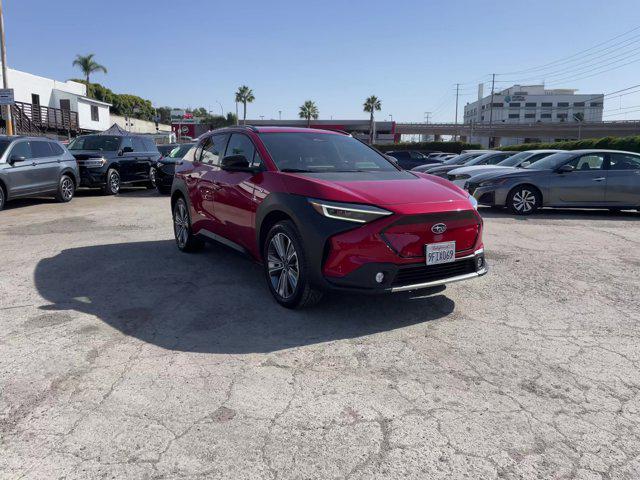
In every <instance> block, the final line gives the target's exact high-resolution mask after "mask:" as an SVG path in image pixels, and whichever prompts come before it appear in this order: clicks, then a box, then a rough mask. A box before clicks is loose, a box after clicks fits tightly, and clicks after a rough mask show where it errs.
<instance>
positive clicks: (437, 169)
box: [425, 165, 460, 175]
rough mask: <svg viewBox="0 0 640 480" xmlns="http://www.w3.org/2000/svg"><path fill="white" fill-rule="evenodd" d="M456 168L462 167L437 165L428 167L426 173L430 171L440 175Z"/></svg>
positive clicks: (432, 173)
mask: <svg viewBox="0 0 640 480" xmlns="http://www.w3.org/2000/svg"><path fill="white" fill-rule="evenodd" d="M456 168H460V165H439V166H437V167H433V168H430V169H428V170H427V171H426V172H425V173H430V174H431V175H438V174H441V173H447V172H450V171H451V170H453V169H456Z"/></svg>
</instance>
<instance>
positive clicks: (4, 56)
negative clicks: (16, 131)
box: [0, 0, 13, 135]
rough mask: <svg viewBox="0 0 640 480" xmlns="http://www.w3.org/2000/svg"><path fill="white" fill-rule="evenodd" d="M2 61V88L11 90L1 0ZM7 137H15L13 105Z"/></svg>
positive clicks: (0, 34)
mask: <svg viewBox="0 0 640 480" xmlns="http://www.w3.org/2000/svg"><path fill="white" fill-rule="evenodd" d="M0 56H1V57H2V58H0V61H1V62H2V86H3V88H9V80H8V79H7V47H6V42H5V40H4V15H3V13H2V0H0ZM6 108H7V110H6V111H7V135H13V120H12V119H11V105H7V106H6Z"/></svg>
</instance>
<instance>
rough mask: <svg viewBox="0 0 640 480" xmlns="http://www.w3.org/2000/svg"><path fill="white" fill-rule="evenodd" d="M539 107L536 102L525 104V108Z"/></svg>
mask: <svg viewBox="0 0 640 480" xmlns="http://www.w3.org/2000/svg"><path fill="white" fill-rule="evenodd" d="M537 105H538V104H537V103H536V102H527V103H525V104H524V106H525V107H536V106H537ZM543 105H544V104H543Z"/></svg>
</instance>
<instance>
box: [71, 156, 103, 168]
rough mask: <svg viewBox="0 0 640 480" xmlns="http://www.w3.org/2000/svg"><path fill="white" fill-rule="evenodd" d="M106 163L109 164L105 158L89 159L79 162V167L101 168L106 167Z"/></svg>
mask: <svg viewBox="0 0 640 480" xmlns="http://www.w3.org/2000/svg"><path fill="white" fill-rule="evenodd" d="M105 163H107V160H106V159H104V158H88V159H87V160H81V161H79V162H78V164H79V165H82V166H83V167H87V168H101V167H104V164H105Z"/></svg>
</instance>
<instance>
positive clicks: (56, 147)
mask: <svg viewBox="0 0 640 480" xmlns="http://www.w3.org/2000/svg"><path fill="white" fill-rule="evenodd" d="M49 147H51V151H52V152H53V154H54V155H62V154H63V153H64V149H63V148H62V147H61V146H60V145H58V144H57V143H53V142H49Z"/></svg>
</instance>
